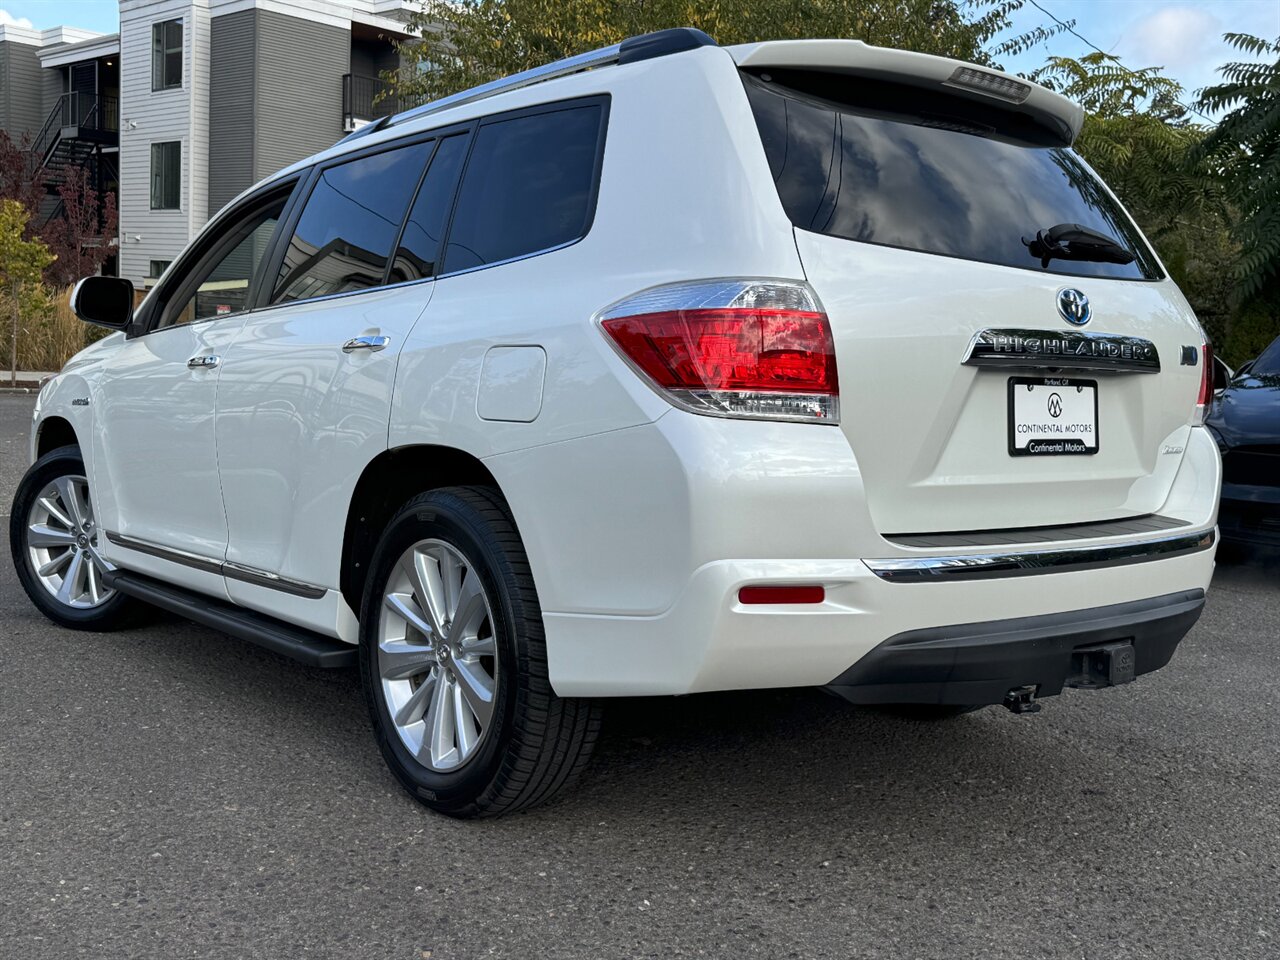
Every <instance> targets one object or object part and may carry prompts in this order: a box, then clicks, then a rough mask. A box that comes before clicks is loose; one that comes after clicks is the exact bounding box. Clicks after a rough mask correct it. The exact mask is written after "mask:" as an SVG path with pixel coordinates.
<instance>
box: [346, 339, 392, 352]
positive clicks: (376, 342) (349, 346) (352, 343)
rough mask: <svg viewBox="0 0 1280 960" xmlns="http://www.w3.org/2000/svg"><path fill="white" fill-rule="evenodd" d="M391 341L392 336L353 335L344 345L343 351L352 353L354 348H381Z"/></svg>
mask: <svg viewBox="0 0 1280 960" xmlns="http://www.w3.org/2000/svg"><path fill="white" fill-rule="evenodd" d="M390 342H391V338H390V337H352V338H351V339H350V340H348V341H347V342H346V343H344V344H343V345H342V352H343V353H350V352H351V351H352V350H381V349H383V348H384V347H386V345H387V344H389V343H390Z"/></svg>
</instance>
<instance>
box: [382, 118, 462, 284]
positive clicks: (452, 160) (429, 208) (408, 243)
mask: <svg viewBox="0 0 1280 960" xmlns="http://www.w3.org/2000/svg"><path fill="white" fill-rule="evenodd" d="M467 143H468V138H467V137H465V136H453V137H446V138H445V139H443V140H441V141H440V146H439V148H437V150H436V153H435V156H434V157H432V158H431V166H430V167H428V168H427V175H426V177H424V178H423V180H422V187H421V188H420V189H419V190H418V196H417V198H416V199H415V200H414V201H413V209H412V210H410V211H409V219H408V220H406V221H405V225H404V234H403V235H402V236H401V238H400V245H399V246H398V247H397V248H396V257H395V260H394V262H393V263H392V264H391V276H390V277H389V278H388V282H389V283H405V282H407V281H409V280H422V279H425V278H427V277H433V276H435V275H436V273H437V272H438V269H437V268H438V267H439V266H440V244H441V242H442V241H443V240H444V228H445V224H446V223H447V222H448V219H449V206H450V204H451V203H452V202H453V192H454V190H455V188H456V187H457V186H458V172H459V171H460V170H461V169H462V161H463V158H465V157H466V155H467Z"/></svg>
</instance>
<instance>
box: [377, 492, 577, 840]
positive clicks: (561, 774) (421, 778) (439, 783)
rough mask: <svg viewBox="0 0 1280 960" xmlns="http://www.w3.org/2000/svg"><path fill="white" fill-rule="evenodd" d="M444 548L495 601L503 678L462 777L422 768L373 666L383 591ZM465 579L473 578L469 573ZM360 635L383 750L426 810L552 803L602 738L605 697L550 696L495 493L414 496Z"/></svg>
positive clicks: (529, 584)
mask: <svg viewBox="0 0 1280 960" xmlns="http://www.w3.org/2000/svg"><path fill="white" fill-rule="evenodd" d="M424 540H438V541H443V542H444V543H446V544H449V545H451V546H452V547H454V548H456V549H457V550H458V551H460V553H461V554H463V555H464V556H465V557H466V558H467V559H468V561H469V562H470V564H471V569H473V570H474V571H476V572H477V573H478V574H479V575H480V579H481V584H482V585H483V587H484V589H485V592H486V594H487V596H488V598H489V605H490V611H491V619H492V627H493V637H494V640H495V649H496V656H497V657H498V658H499V659H498V664H499V666H500V669H498V670H497V679H496V681H495V686H496V689H495V696H494V701H493V704H494V705H493V719H492V720H491V723H490V726H489V727H488V732H487V733H485V734H484V736H483V738H482V739H481V740H480V742H479V744H478V745H477V746H476V747H475V753H474V755H473V756H471V757H470V759H468V760H467V761H466V762H465V763H463V764H462V765H461V766H460V767H459V768H458V769H457V770H446V771H438V770H435V769H432V768H431V767H430V766H428V765H426V764H424V763H422V762H419V760H418V759H417V758H416V757H415V756H414V755H413V753H411V752H410V750H409V749H408V748H407V747H406V745H405V743H404V742H403V741H402V739H401V736H400V734H399V732H398V730H397V728H396V726H395V724H394V722H393V720H392V718H391V714H390V710H389V708H388V706H387V702H386V698H385V695H384V691H383V684H382V680H381V676H380V674H379V668H378V650H377V648H378V631H379V629H380V628H379V623H380V619H379V617H380V612H381V609H382V605H383V602H384V595H385V591H386V589H387V587H388V584H389V581H390V578H391V576H392V572H393V568H395V566H396V565H397V563H398V562H399V559H400V557H401V556H402V555H403V554H404V553H405V552H406V551H407V550H409V549H410V548H412V547H414V545H415V544H419V543H421V542H422V541H424ZM468 575H469V574H468ZM360 623H361V629H360V674H361V682H362V685H363V687H364V691H365V698H366V700H367V702H368V706H369V713H370V716H371V718H372V720H373V729H374V735H375V737H376V739H377V741H378V747H379V749H380V750H381V751H382V755H383V757H384V758H385V759H386V762H387V766H389V767H390V768H391V772H392V773H394V774H395V776H396V778H397V779H398V780H399V781H400V783H401V784H402V785H403V786H404V788H405V789H406V790H407V791H408V792H409V794H410V795H411V796H413V797H415V798H416V799H417V800H419V801H420V802H421V803H423V804H424V805H426V806H428V807H430V808H431V809H432V810H436V811H438V812H440V813H444V814H448V815H449V816H453V817H492V816H498V815H501V814H505V813H511V812H514V811H517V810H523V809H527V808H529V807H532V806H535V805H536V804H539V803H543V802H545V801H547V800H550V799H551V798H552V797H553V796H555V795H556V794H557V793H559V792H560V791H561V790H563V789H564V788H565V787H567V786H569V785H570V784H571V783H572V782H573V781H574V780H575V779H576V778H577V777H578V776H579V774H581V772H582V770H583V769H584V768H585V767H586V765H587V762H588V760H589V758H590V755H591V750H592V747H593V746H594V745H595V741H596V738H597V737H598V735H599V732H600V719H601V707H600V705H599V702H598V701H594V700H584V699H565V698H561V697H558V696H556V695H555V693H554V692H553V691H552V689H551V684H550V681H549V679H548V674H547V651H546V642H545V635H544V632H543V625H542V611H541V608H540V606H539V604H538V594H537V590H536V589H535V587H534V582H533V577H532V575H531V574H530V571H529V561H528V558H527V557H526V555H525V552H524V546H523V544H522V543H521V541H520V535H519V533H518V532H517V530H516V527H515V523H514V521H513V519H512V517H511V512H510V510H509V509H508V507H507V504H506V502H505V501H504V500H503V498H502V496H501V495H500V494H499V493H498V492H497V491H496V490H494V489H492V488H488V487H448V488H443V489H439V490H433V491H430V492H428V493H424V494H421V495H419V496H417V497H415V498H414V499H412V500H410V501H409V502H408V503H407V504H405V506H404V507H403V508H401V510H400V512H399V513H397V514H396V516H395V517H394V518H393V519H392V520H391V522H390V523H389V524H388V526H387V528H386V530H385V531H384V532H383V535H382V538H381V540H380V542H379V544H378V548H377V550H376V552H375V554H374V558H373V562H372V567H371V570H370V574H369V578H368V582H367V584H366V588H365V594H364V600H363V603H362V612H361V618H360Z"/></svg>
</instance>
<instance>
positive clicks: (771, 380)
mask: <svg viewBox="0 0 1280 960" xmlns="http://www.w3.org/2000/svg"><path fill="white" fill-rule="evenodd" d="M600 325H601V326H602V327H603V328H604V331H605V333H607V334H608V335H609V337H610V339H612V340H613V342H614V344H615V345H616V346H617V348H618V350H619V352H621V353H622V355H623V356H624V357H626V358H627V360H629V361H630V362H631V364H632V366H634V367H635V368H636V369H637V370H638V371H639V372H640V373H641V374H643V375H644V377H645V378H647V379H648V380H649V381H650V382H651V383H652V384H653V386H654V387H656V388H657V389H658V390H659V391H660V392H662V393H663V394H664V395H665V396H666V397H667V398H668V399H670V400H671V401H672V402H673V403H675V404H677V405H678V406H681V407H684V408H685V409H687V410H691V411H693V412H694V413H703V414H710V415H712V416H722V417H749V418H756V419H766V420H814V421H822V422H827V423H834V422H835V421H836V419H837V413H838V407H837V403H838V398H839V387H838V384H837V381H836V358H835V346H834V342H833V340H832V336H831V327H830V324H829V323H828V322H827V315H826V314H825V313H823V312H822V310H821V308H820V307H819V306H818V303H817V298H816V297H815V296H813V294H812V292H811V291H810V290H809V289H808V287H807V286H806V285H804V284H800V283H791V282H785V281H776V280H768V281H748V280H720V281H704V282H700V283H693V284H677V285H674V286H671V287H660V288H657V289H656V290H651V291H647V292H645V293H642V294H639V295H637V296H635V297H632V298H629V299H628V300H625V301H623V302H622V303H619V304H616V305H615V306H613V307H612V308H610V309H609V310H607V311H606V312H605V313H604V315H603V317H602V318H601V320H600Z"/></svg>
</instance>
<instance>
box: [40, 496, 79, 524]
mask: <svg viewBox="0 0 1280 960" xmlns="http://www.w3.org/2000/svg"><path fill="white" fill-rule="evenodd" d="M38 502H39V504H40V506H42V507H44V509H45V511H46V512H47V513H48V514H49V516H51V517H52V518H53V519H54V520H57V521H58V522H59V523H60V524H62V525H63V526H64V527H66V528H67V529H68V530H70V529H72V528H73V527H74V526H75V523H73V522H72V520H71V518H70V517H69V516H67V514H66V513H65V512H63V509H62V508H61V507H60V506H58V504H57V502H56V501H55V500H54V499H53V498H52V497H41V498H40V500H39V501H38Z"/></svg>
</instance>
